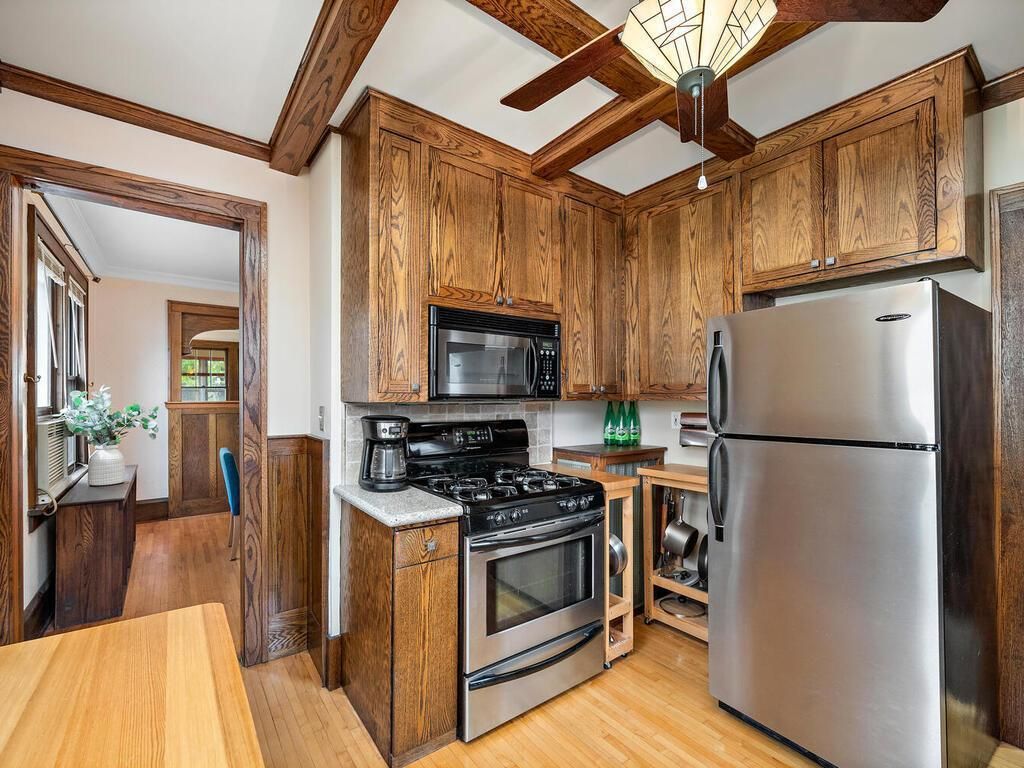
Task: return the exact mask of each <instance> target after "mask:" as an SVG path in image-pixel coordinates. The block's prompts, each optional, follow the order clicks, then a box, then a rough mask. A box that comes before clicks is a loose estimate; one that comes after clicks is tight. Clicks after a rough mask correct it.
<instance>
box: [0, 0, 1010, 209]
mask: <svg viewBox="0 0 1024 768" xmlns="http://www.w3.org/2000/svg"><path fill="white" fill-rule="evenodd" d="M576 2H577V3H578V4H579V5H580V6H581V7H582V8H583V9H584V10H586V11H588V12H589V13H590V14H592V15H593V16H595V17H596V18H597V19H598V20H599V21H601V22H603V23H604V24H606V25H609V26H610V25H613V24H616V23H619V22H620V21H621V20H622V19H623V18H625V15H626V12H627V11H628V9H629V8H630V6H631V5H632V4H633V3H634V2H635V0H576ZM319 6H320V0H217V2H209V0H177V2H158V0H134V2H127V1H126V0H88V1H87V2H68V1H67V0H0V19H2V22H3V23H0V59H3V60H5V61H9V62H11V63H13V64H18V65H21V66H25V67H29V68H31V69H36V70H39V71H41V72H44V73H46V74H50V75H54V76H57V77H61V78H65V79H67V80H70V81H72V82H76V83H81V84H83V85H87V86H89V87H92V88H96V89H98V90H100V91H105V92H107V93H113V94H115V95H118V96H123V97H125V98H129V99H133V100H135V101H139V102H141V103H143V104H146V105H149V106H153V107H157V108H159V109H164V110H166V111H169V112H172V113H174V114H178V115H182V116H184V117H189V118H192V119H195V120H199V121H201V122H205V123H209V124H210V125H214V126H217V127H219V128H224V129H227V130H231V131H235V132H238V133H242V134H245V135H248V136H251V137H253V138H257V139H264V140H265V139H267V138H268V137H269V135H270V133H271V131H272V129H273V126H274V123H275V121H276V119H277V114H278V112H279V110H280V108H281V105H282V103H283V101H284V97H285V94H286V93H287V91H288V87H289V84H290V82H291V79H292V76H293V75H294V73H295V69H296V67H297V65H298V62H299V59H300V58H301V56H302V52H303V49H304V48H305V45H306V42H307V40H308V38H309V34H310V31H311V30H312V27H313V23H314V21H315V18H316V14H317V11H318V9H319ZM1022 29H1024V2H1022V1H1021V0H950V2H949V5H948V6H947V7H946V8H945V9H944V10H943V11H942V12H941V13H939V15H938V16H937V17H936V18H935V19H933V20H931V21H929V22H927V23H925V24H831V25H828V26H826V27H825V28H823V29H821V30H818V31H817V32H815V33H814V34H812V35H810V36H808V37H807V38H804V39H803V40H800V41H799V42H797V43H796V44H794V45H792V46H790V47H788V48H786V49H785V51H783V52H782V53H781V54H779V55H777V56H774V57H772V58H771V59H769V60H767V61H765V62H763V63H761V64H758V65H756V66H754V67H752V68H751V69H749V70H747V71H746V72H743V73H741V74H740V75H737V76H736V77H735V78H734V79H732V80H731V82H730V87H729V91H730V94H729V95H730V102H731V107H732V116H733V117H734V118H735V119H736V120H737V121H738V122H739V123H740V124H741V125H743V126H744V127H746V128H747V129H748V130H750V131H751V132H752V133H754V134H755V135H757V136H762V135H764V134H766V133H768V132H770V131H773V130H775V129H777V128H780V127H782V126H784V125H787V124H789V123H791V122H794V121H796V120H799V119H801V118H803V117H806V116H807V115H809V114H812V113H814V112H816V111H818V110H819V109H822V108H823V107H827V106H829V105H831V104H835V103H837V102H839V101H842V100H843V99H845V98H848V97H850V96H853V95H855V94H857V93H860V92H862V91H865V90H868V89H870V88H872V87H874V86H875V85H878V84H879V83H882V82H884V81H886V80H888V79H891V78H893V77H895V76H897V75H900V74H902V73H904V72H906V71H908V70H910V69H913V68H915V67H918V66H920V65H922V64H925V63H927V62H929V61H931V60H933V59H935V58H938V57H939V56H941V55H944V54H946V53H949V52H951V51H953V50H955V49H957V48H960V47H962V46H964V45H967V44H969V43H973V44H974V46H975V50H976V51H977V53H978V56H979V58H980V60H981V63H982V66H983V67H984V70H985V74H986V76H987V77H989V78H991V77H995V76H997V75H1001V74H1004V73H1005V72H1008V71H1010V70H1012V69H1016V68H1018V67H1020V66H1024V46H1022V45H1020V43H1019V41H1020V31H1021V30H1022ZM554 61H555V58H554V57H553V56H551V55H550V54H548V53H547V52H546V51H544V50H542V49H541V48H539V47H538V46H536V45H534V44H533V43H531V42H529V41H528V40H526V39H525V38H523V37H521V36H520V35H519V34H518V33H516V32H514V31H512V30H510V29H508V28H507V27H505V26H503V25H502V24H500V23H499V22H497V21H495V20H493V19H492V18H490V17H489V16H488V15H487V14H485V13H483V12H482V11H479V10H477V9H476V8H474V7H473V6H471V5H470V4H469V3H467V2H466V1H465V0H401V2H399V3H398V6H397V7H396V9H395V10H394V12H393V13H392V15H391V18H390V19H389V21H388V23H387V24H386V25H385V27H384V30H383V32H382V33H381V35H380V38H379V39H378V40H377V42H376V44H375V45H374V47H373V49H372V50H371V51H370V54H369V55H368V56H367V59H366V61H365V62H364V63H363V66H362V67H361V68H360V70H359V72H358V73H357V75H356V78H355V81H354V82H353V83H352V86H351V87H350V89H349V91H348V93H346V95H345V98H344V99H343V101H342V103H341V105H340V107H339V108H338V110H337V112H336V113H335V115H334V118H333V119H332V123H333V124H335V125H338V124H340V122H341V121H342V119H343V118H344V116H345V115H346V114H347V113H348V110H349V109H350V108H351V107H352V104H353V103H354V102H355V100H356V99H357V98H358V96H359V93H360V92H361V91H362V90H363V88H364V87H365V86H367V85H371V86H373V87H375V88H379V89H380V90H382V91H386V92H388V93H391V94H394V95H395V96H398V97H400V98H404V99H407V100H408V101H411V102H412V103H414V104H417V105H419V106H421V107H424V108H425V109H428V110H431V111H433V112H437V113H438V114H441V115H443V116H444V117H447V118H450V119H452V120H455V121H456V122H459V123H462V124H464V125H467V126H469V127H470V128H474V129H476V130H478V131H480V132H481V133H484V134H486V135H489V136H493V137H494V138H497V139H499V140H501V141H504V142H506V143H508V144H511V145H512V146H514V147H518V148H519V149H522V150H524V151H526V152H533V151H535V150H536V149H538V148H539V147H541V146H543V145H544V144H546V143H547V142H548V141H550V140H551V139H552V138H554V137H555V136H557V135H558V134H560V133H561V132H562V131H564V130H565V129H567V128H569V127H570V126H572V125H573V124H575V123H576V122H578V121H579V120H581V119H583V118H584V117H585V116H586V115H588V114H589V113H591V112H592V111H594V110H595V109H597V108H598V107H600V106H601V105H602V104H604V103H606V102H607V101H608V100H609V99H610V98H612V96H613V94H611V93H610V92H609V91H608V90H607V89H605V88H603V87H602V86H600V85H599V84H597V83H595V82H594V81H591V80H588V81H586V82H583V83H580V84H578V85H576V86H574V87H573V88H571V89H570V90H569V91H568V92H566V93H564V94H562V95H561V96H559V97H558V98H556V99H554V100H552V101H551V102H549V103H548V104H546V105H544V106H543V107H541V108H539V109H537V110H535V111H534V112H530V113H523V112H518V111H516V110H513V109H508V108H506V107H502V106H501V105H500V104H499V103H498V100H499V99H500V98H501V96H502V95H504V94H505V93H507V92H508V91H510V90H512V89H513V88H515V87H516V86H518V85H520V84H521V83H523V82H524V81H526V80H527V79H529V78H530V77H532V76H534V75H536V74H537V73H538V72H540V71H541V70H543V69H544V68H546V67H547V66H550V64H551V63H552V62H554ZM700 157H701V151H700V149H699V148H698V147H696V146H695V145H692V144H687V145H681V144H680V143H679V141H678V137H677V136H676V135H675V134H673V132H672V131H671V130H670V129H669V128H667V127H666V126H664V125H663V124H655V125H651V126H649V127H648V128H647V129H646V130H643V131H640V132H638V133H637V134H635V135H633V136H631V137H629V138H628V139H626V140H624V141H622V142H620V143H619V144H617V145H615V146H614V147H611V148H609V149H607V150H605V152H603V153H601V154H600V155H598V156H597V157H595V158H593V159H591V160H589V161H588V162H586V163H583V164H582V165H580V166H579V167H578V168H577V169H576V171H577V172H578V173H580V174H581V175H583V176H586V177H588V178H590V179H593V180H594V181H597V182H600V183H602V184H605V185H607V186H609V187H612V188H613V189H616V190H619V191H620V192H626V193H628V192H632V191H634V190H636V189H638V188H640V187H642V186H645V185H647V184H650V183H652V182H654V181H657V180H659V179H662V178H664V177H665V176H668V175H670V174H672V173H674V172H676V171H679V170H682V169H683V168H687V167H689V166H691V165H693V164H694V163H695V162H697V161H699V160H700Z"/></svg>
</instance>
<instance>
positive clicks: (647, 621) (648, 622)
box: [644, 616, 654, 625]
mask: <svg viewBox="0 0 1024 768" xmlns="http://www.w3.org/2000/svg"><path fill="white" fill-rule="evenodd" d="M652 621H654V619H648V618H647V617H646V616H644V624H645V625H650V623H651V622H652Z"/></svg>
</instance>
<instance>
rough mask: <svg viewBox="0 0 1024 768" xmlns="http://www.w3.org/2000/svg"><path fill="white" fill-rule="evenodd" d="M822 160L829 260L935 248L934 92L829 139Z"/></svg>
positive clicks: (847, 260)
mask: <svg viewBox="0 0 1024 768" xmlns="http://www.w3.org/2000/svg"><path fill="white" fill-rule="evenodd" d="M824 167H825V180H826V183H825V256H826V259H828V260H829V261H830V262H831V260H832V259H834V260H835V264H834V266H837V267H841V266H846V265H850V264H859V263H862V262H867V261H873V260H875V259H883V258H889V257H894V256H903V255H905V254H910V253H914V252H916V251H924V250H928V249H932V248H935V228H936V220H935V217H936V185H935V107H934V102H933V101H932V100H931V99H929V100H926V101H922V102H920V103H918V104H915V105H913V106H911V107H907V108H906V109H902V110H900V111H898V112H894V113H892V114H890V115H887V116H886V117H883V118H880V119H878V120H874V121H872V122H870V123H867V124H865V125H862V126H860V127H858V128H854V129H853V130H850V131H847V132H846V133H843V134H840V135H839V136H836V137H834V138H832V139H829V140H827V141H826V142H825V143H824ZM829 266H833V264H831V263H830V264H829Z"/></svg>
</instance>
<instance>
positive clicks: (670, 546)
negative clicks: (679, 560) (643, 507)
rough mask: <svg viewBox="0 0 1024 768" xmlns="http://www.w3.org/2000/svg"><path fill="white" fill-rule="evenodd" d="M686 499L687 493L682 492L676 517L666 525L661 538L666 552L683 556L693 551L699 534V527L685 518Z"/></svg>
mask: <svg viewBox="0 0 1024 768" xmlns="http://www.w3.org/2000/svg"><path fill="white" fill-rule="evenodd" d="M684 499H685V494H683V493H680V494H679V501H678V502H677V503H676V519H675V520H673V521H672V522H671V523H669V524H668V525H667V526H666V527H665V535H664V536H663V537H662V540H661V546H662V548H663V549H664V550H665V551H666V552H670V553H672V554H673V555H678V556H679V557H683V558H685V557H688V556H689V554H690V553H691V552H693V548H694V547H696V546H697V537H698V536H699V534H698V532H697V529H696V528H694V527H693V526H692V525H690V524H689V523H688V522H686V521H685V520H683V507H684V506H685V505H684V504H683V501H684Z"/></svg>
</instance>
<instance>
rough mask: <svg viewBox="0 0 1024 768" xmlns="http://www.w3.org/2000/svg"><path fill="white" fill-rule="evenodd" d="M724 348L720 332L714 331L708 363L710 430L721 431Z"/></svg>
mask: <svg viewBox="0 0 1024 768" xmlns="http://www.w3.org/2000/svg"><path fill="white" fill-rule="evenodd" d="M724 357H725V350H724V349H723V348H722V332H721V331H715V335H714V346H713V347H712V348H711V362H710V364H709V365H708V426H709V427H710V428H711V431H712V432H716V433H718V432H721V431H722V385H723V383H724V379H725V377H724V375H723V374H722V361H723V359H724Z"/></svg>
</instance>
